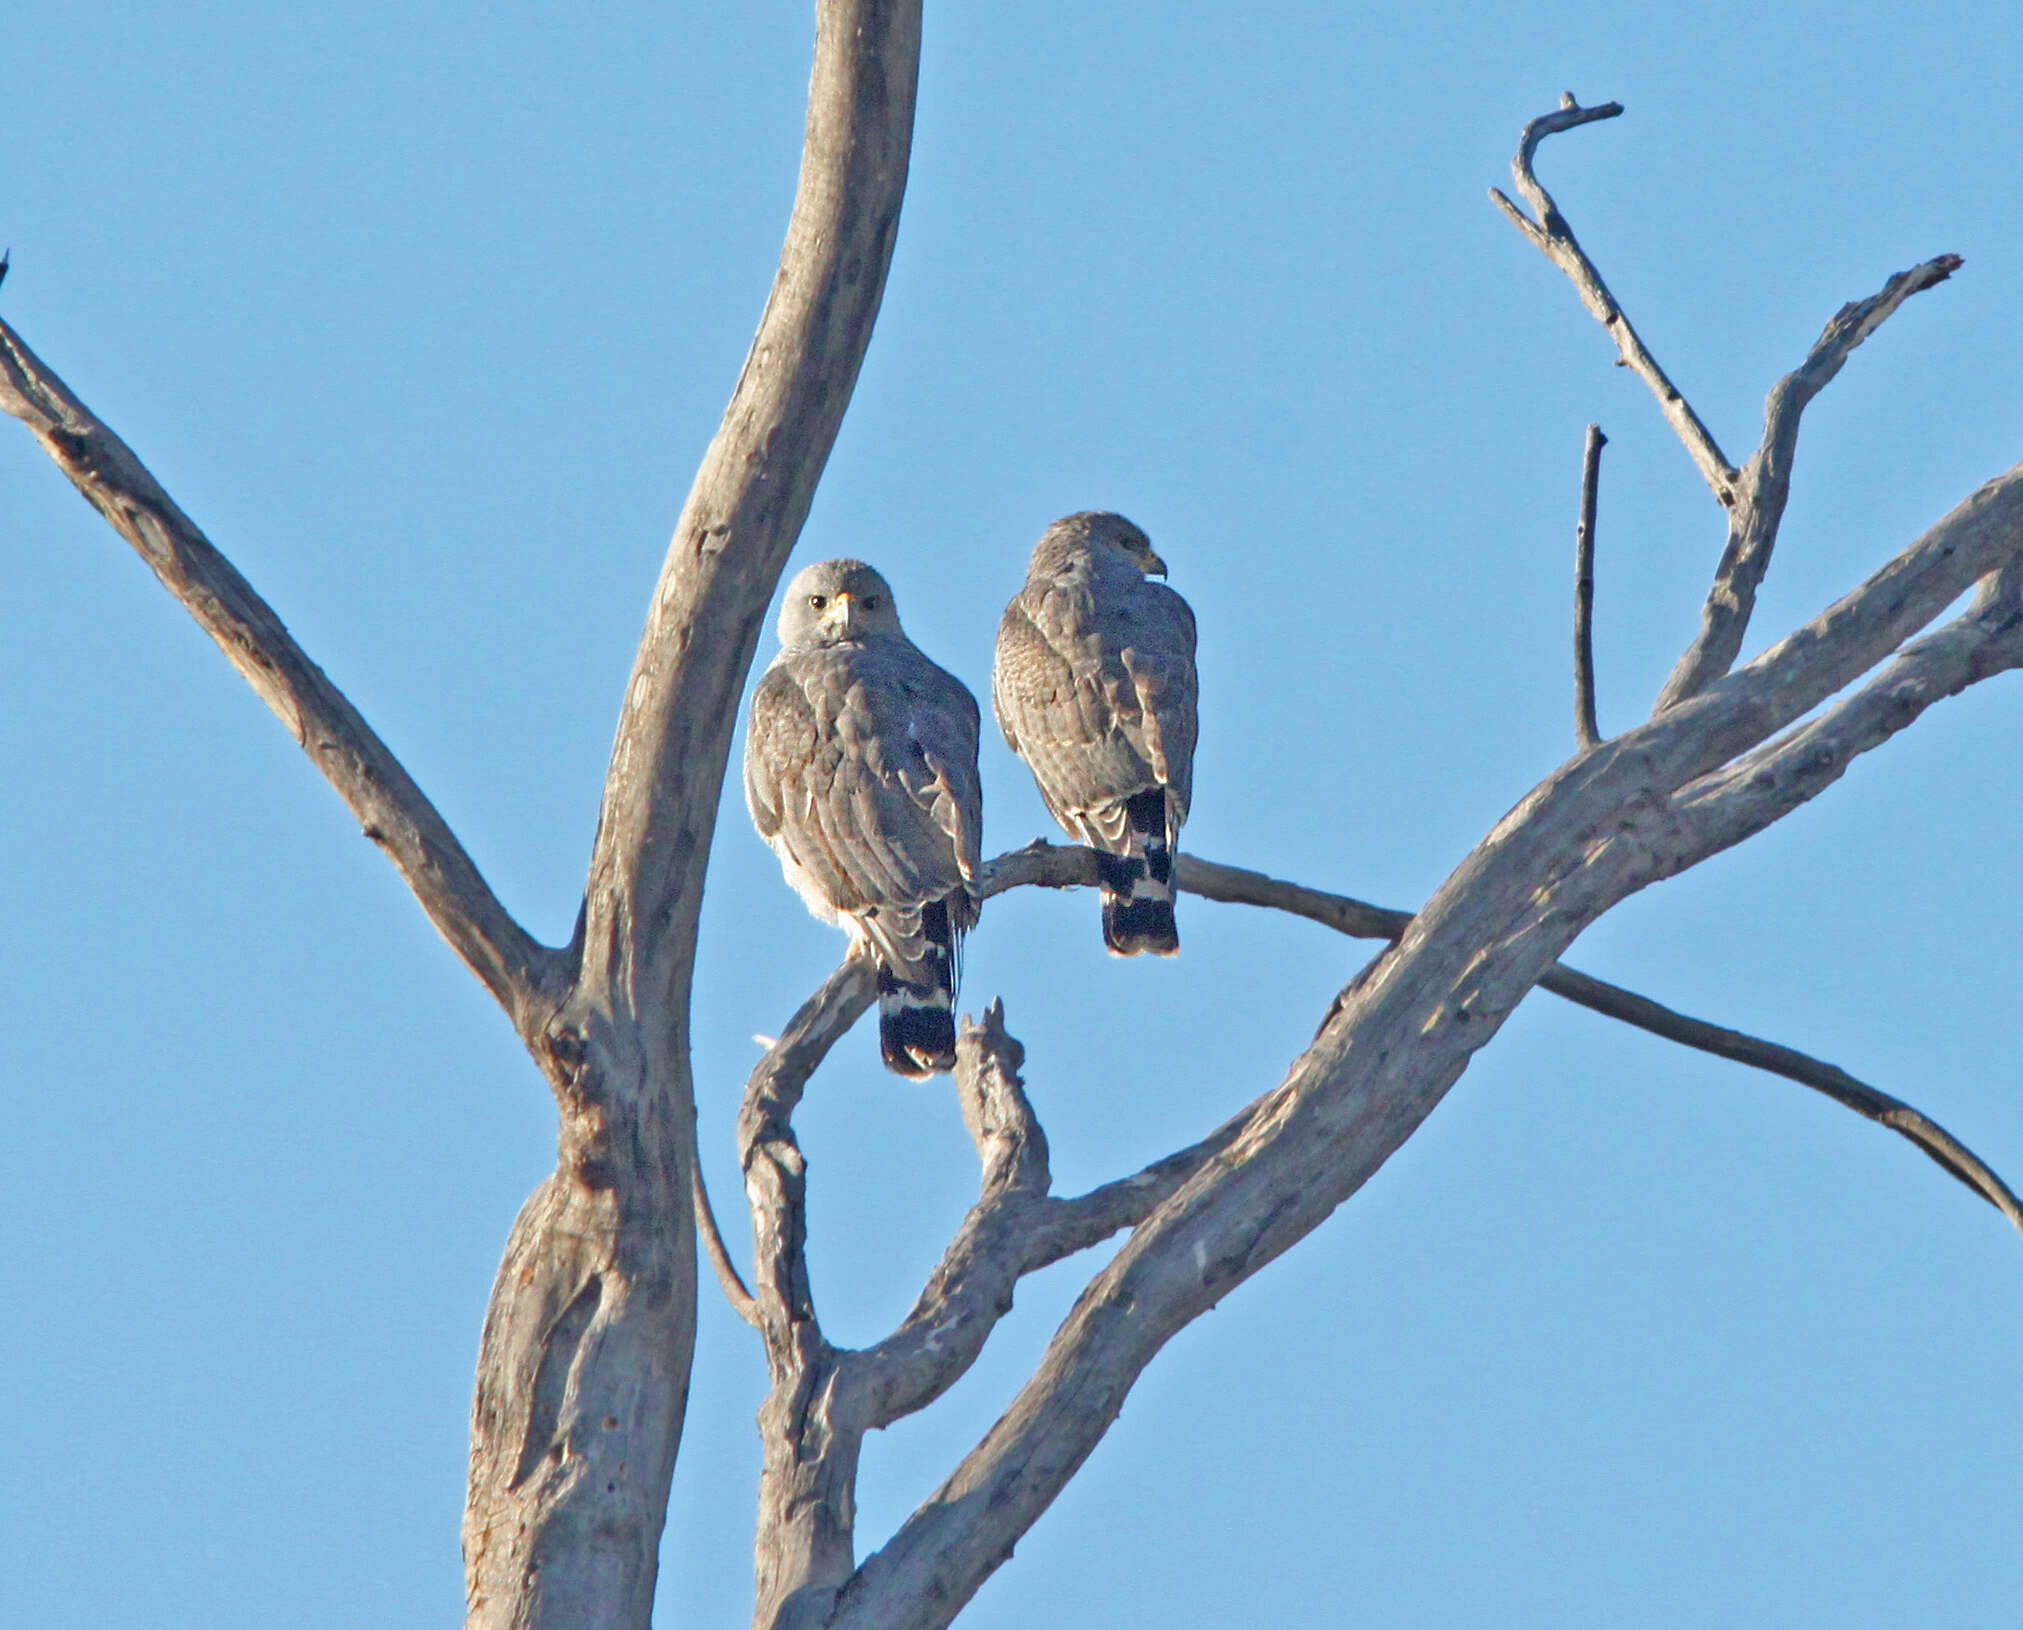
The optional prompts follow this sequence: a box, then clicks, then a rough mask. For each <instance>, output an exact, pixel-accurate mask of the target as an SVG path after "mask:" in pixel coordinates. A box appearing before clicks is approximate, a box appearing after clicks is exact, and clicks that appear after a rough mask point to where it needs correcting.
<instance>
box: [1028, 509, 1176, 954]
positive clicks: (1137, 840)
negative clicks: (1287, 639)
mask: <svg viewBox="0 0 2023 1630" xmlns="http://www.w3.org/2000/svg"><path fill="white" fill-rule="evenodd" d="M1155 572H1156V573H1157V574H1158V575H1159V576H1161V577H1164V576H1165V575H1166V563H1165V562H1164V561H1163V560H1161V559H1160V558H1159V557H1158V555H1156V554H1154V553H1153V551H1152V543H1151V540H1150V539H1149V538H1147V537H1146V536H1145V534H1144V533H1143V532H1142V531H1140V530H1139V529H1138V528H1137V527H1135V526H1133V525H1132V524H1131V523H1130V522H1129V521H1127V520H1125V519H1124V517H1123V516H1121V515H1112V514H1109V513H1107V512H1104V511H1100V510H1091V511H1085V512H1084V513H1082V514H1079V515H1070V516H1067V517H1066V518H1065V519H1063V520H1058V521H1056V522H1054V524H1053V525H1052V526H1050V527H1048V528H1047V530H1046V532H1045V534H1044V535H1042V537H1041V538H1040V541H1039V544H1038V546H1037V547H1036V548H1035V549H1034V550H1033V558H1032V564H1031V566H1030V567H1029V568H1028V569H1027V572H1026V582H1025V587H1024V588H1022V589H1020V590H1019V592H1018V593H1017V594H1016V595H1015V596H1013V598H1012V603H1011V604H1010V605H1008V606H1006V607H1005V612H1004V620H1003V621H1002V622H1001V623H1000V624H999V625H998V632H997V663H996V669H995V672H994V674H993V676H992V683H991V700H992V702H993V703H994V704H995V707H996V711H997V722H998V723H999V725H1000V726H1002V727H1003V729H1004V737H1005V740H1006V741H1007V742H1009V743H1010V744H1011V749H1012V751H1013V752H1015V753H1017V754H1018V755H1019V757H1020V758H1022V759H1024V760H1025V761H1026V764H1027V765H1028V766H1029V767H1030V768H1031V770H1032V772H1033V779H1034V780H1035V781H1037V782H1038V783H1039V785H1040V796H1041V797H1042V798H1044V799H1045V800H1046V801H1047V808H1048V809H1050V810H1052V811H1053V816H1054V819H1055V820H1057V821H1059V822H1060V823H1061V826H1062V828H1063V829H1064V830H1065V831H1066V832H1067V833H1068V835H1069V836H1070V837H1072V838H1074V839H1075V840H1076V841H1077V842H1080V843H1085V844H1087V845H1089V847H1090V848H1092V849H1094V850H1095V851H1096V852H1097V856H1098V863H1099V865H1100V867H1101V872H1100V879H1101V883H1102V890H1103V943H1104V944H1105V945H1107V946H1108V947H1109V948H1110V949H1111V950H1112V951H1113V952H1115V953H1116V954H1117V955H1119V956H1135V955H1137V954H1138V953H1139V952H1140V951H1151V952H1153V953H1154V954H1155V955H1158V956H1172V955H1173V954H1174V953H1175V952H1177V951H1178V950H1179V949H1180V936H1179V932H1178V930H1177V929H1176V928H1175V927H1174V923H1173V857H1174V852H1175V846H1176V844H1177V843H1178V841H1179V838H1180V828H1181V826H1182V824H1183V823H1185V821H1186V819H1187V805H1188V800H1189V798H1190V796H1191V794H1192V792H1193V786H1194V742H1195V737H1196V735H1197V734H1198V729H1197V724H1196V702H1197V694H1198V693H1197V686H1196V681H1195V675H1194V613H1193V612H1192V611H1191V610H1190V609H1188V605H1187V602H1186V601H1185V600H1183V599H1181V598H1180V596H1179V595H1177V594H1175V593H1174V592H1173V590H1171V589H1169V588H1168V587H1167V586H1166V585H1165V584H1163V583H1154V582H1151V581H1150V580H1149V579H1148V577H1147V575H1146V574H1147V573H1155Z"/></svg>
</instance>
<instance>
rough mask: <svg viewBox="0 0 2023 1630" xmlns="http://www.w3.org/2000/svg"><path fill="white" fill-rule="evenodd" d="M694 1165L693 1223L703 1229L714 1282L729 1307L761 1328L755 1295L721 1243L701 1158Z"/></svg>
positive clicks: (704, 1242)
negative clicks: (714, 1277)
mask: <svg viewBox="0 0 2023 1630" xmlns="http://www.w3.org/2000/svg"><path fill="white" fill-rule="evenodd" d="M693 1169H694V1174H695V1221H696V1226H697V1227H698V1228H699V1229H700V1230H701V1231H702V1242H703V1249H704V1250H706V1251H707V1252H708V1253H709V1265H710V1266H711V1267H712V1268H714V1269H715V1270H716V1282H717V1284H718V1285H719V1286H720V1287H721V1288H722V1290H723V1293H724V1300H725V1301H727V1302H729V1303H730V1305H731V1311H732V1312H733V1313H735V1314H737V1316H738V1317H739V1318H741V1319H743V1320H744V1321H745V1323H746V1324H748V1325H750V1326H751V1327H752V1328H753V1329H754V1330H759V1329H763V1328H764V1326H763V1325H762V1324H761V1322H760V1319H759V1304H758V1298H756V1297H755V1296H753V1295H752V1293H751V1291H750V1290H749V1289H748V1288H746V1285H745V1282H744V1280H743V1279H742V1278H740V1277H739V1276H738V1270H737V1265H736V1264H735V1263H733V1262H732V1261H731V1254H730V1251H729V1249H728V1248H727V1247H726V1246H725V1245H724V1237H723V1230H722V1229H720V1228H718V1227H717V1221H716V1208H715V1207H714V1206H712V1205H711V1204H710V1203H709V1185H708V1184H706V1183H705V1182H704V1181H703V1177H702V1162H701V1161H700V1160H698V1161H696V1162H695V1165H694V1168H693Z"/></svg>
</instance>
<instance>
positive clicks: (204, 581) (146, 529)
mask: <svg viewBox="0 0 2023 1630" xmlns="http://www.w3.org/2000/svg"><path fill="white" fill-rule="evenodd" d="M0 409H4V410H5V411H6V412H8V413H10V414H12V415H13V416H14V417H15V418H17V419H19V420H20V421H21V422H22V423H23V424H25V425H27V426H28V428H29V429H30V430H32V431H33V432H34V433H35V437H36V439H37V440H38V441H40V442H41V443H42V446H43V448H44V450H45V451H46V452H47V453H48V454H49V456H50V457H51V458H52V459H54V460H55V461H56V466H57V468H58V469H60V470H62V471H63V473H64V474H65V475H66V476H68V477H69V478H70V480H71V483H72V484H73V485H74V486H75V487H76V488H77V490H78V491H79V492H81V493H82V494H83V495H84V497H85V499H86V501H87V502H89V503H90V505H91V507H92V508H93V509H95V510H97V511H98V512H99V514H101V515H103V516H104V517H105V518H106V520H107V521H109V522H110V523H111V524H112V527H113V529H114V530H115V531H117V532H118V533H119V534H120V536H121V537H123V538H125V539H126V540H127V542H128V543H130V544H132V545H133V546H134V549H135V550H136V551H137V552H138V553H139V555H140V557H141V559H142V560H144V561H146V562H147V564H148V565H149V566H150V567H151V568H152V569H153V571H154V574H155V576H156V577H158V578H159V579H160V580H161V583H162V586H163V587H164V588H165V589H167V590H168V591H169V593H171V594H173V595H174V596H175V597H176V598H177V599H178V600H180V601H181V602H182V604H183V607H184V609H185V610H186V611H188V612H189V614H190V615H191V616H192V617H194V618H195V619H196V620H197V623H198V625H199V626H200V627H201V628H202V629H203V630H204V632H205V633H207V634H209V635H210V636H211V638H212V639H214V640H215V641H217V643H218V648H219V649H220V650H221V651H223V652H224V653H225V656H226V659H227V660H228V661H229V662H230V663H231V664H232V666H233V667H235V668H237V669H238V670H239V673H240V674H241V675H242V676H243V677H244V678H245V680H246V682H247V683H248V684H250V685H251V686H252V687H253V689H254V690H256V691H257V692H259V694H260V699H261V700H262V701H263V702H265V703H266V704H267V706H268V707H270V708H271V709H273V711H274V714H275V716H276V717H277V718H279V719H280V721H281V722H282V723H283V724H284V725H286V726H287V727H288V732H289V734H290V735H292V736H293V737H294V738H295V740H296V742H297V744H298V745H299V746H300V747H301V748H302V750H303V752H305V753H307V754H308V755H309V759H310V762H311V763H313V764H314V765H315V766H316V768H317V769H318V770H320V771H321V772H322V773H323V776H324V778H325V779H326V780H327V781H329V783H330V784H331V786H332V787H334V788H335V789H336V791H337V795H338V796H339V797H340V798H342V799H343V800H344V802H345V803H346V804H347V805H348V806H349V807H350V809H351V812H352V814H353V815H355V816H357V818H358V822H359V825H360V826H361V827H363V828H364V830H365V835H366V836H367V837H368V838H370V839H372V841H373V842H374V843H376V844H378V845H379V846H380V848H381V849H383V850H384V851H385V852H386V856H387V858H388V859H389V860H391V861H392V862H393V864H394V867H395V869H396V870H397V871H399V873H400V875H401V877H402V878H403V879H404V880H405V881H406V883H407V886H408V887H409V888H410V889H412V890H413V891H414V896H415V898H416V899H417V900H418V901H420V902H421V908H422V910H424V911H425V912H427V913H428V918H429V921H430V922H432V923H434V924H435V926H436V928H437V930H438V931H439V932H440V933H441V934H442V937H443V938H444V939H446V940H448V941H449V943H450V948H451V949H452V950H454V951H455V952H456V953H457V955H458V956H460V957H462V958H463V959H464V962H465V964H466V965H467V966H468V967H469V968H470V970H471V972H473V973H474V974H476V975H477V976H478V978H479V979H480V980H481V981H483V983H484V986H485V988H486V989H487V990H488V991H490V992H491V993H492V995H493V997H494V998H495V999H496V1000H497V1001H498V1003H499V1005H500V1006H501V1007H503V1008H504V1009H505V1010H506V1012H507V1014H508V1016H509V1017H510V1018H511V1019H512V1021H513V1024H514V1027H515V1028H516V1029H517V1030H518V1031H519V1032H520V1034H521V1035H522V1036H525V1037H532V1036H533V1035H535V1034H537V1033H538V1032H539V1030H540V1027H541V1024H542V1022H543V1021H544V1020H545V1018H546V1016H547V1014H548V1013H549V1012H550V1011H552V1009H553V1006H554V1002H555V999H556V997H557V996H558V995H559V994H560V989H561V986H562V983H563V980H564V977H565V971H564V967H563V958H562V956H561V954H560V953H558V952H555V951H552V950H550V949H548V948H547V947H546V946H544V945H542V944H540V943H539V942H538V941H537V940H535V939H534V937H533V936H532V935H530V934H529V933H527V931H526V930H525V929H523V928H522V927H521V926H520V925H519V923H518V922H516V921H515V920H514V918H513V916H512V914H511V913H510V912H508V911H507V910H506V908H505V907H504V906H503V905H501V904H500V903H499V899H498V897H497V896H496V895H494V894H493V893H492V891H491V888H490V886H489V885H488V884H487V883H486V882H485V880H484V878H483V876H481V875H480V873H479V871H478V868H477V867H476V865H475V864H473V862H472V860H471V857H470V856H469V855H468V854H466V853H465V852H464V848H463V845H462V844H460V843H459V842H458V841H457V837H456V834H455V833H454V832H452V831H451V830H450V828H449V823H448V822H446V821H445V820H444V819H443V818H442V816H441V814H440V813H438V812H437V810H436V807H435V806H434V805H433V804H431V803H430V802H429V801H428V799H427V797H426V796H424V794H423V793H422V790H421V789H420V788H419V787H418V786H416V785H415V783H414V780H413V778H412V777H410V776H409V775H408V773H407V771H406V770H405V769H404V768H402V766H401V763H400V761H399V760H398V759H396V758H395V757H394V756H393V753H392V751H391V750H390V749H389V748H388V747H387V745H386V743H385V742H383V741H381V740H380V739H379V737H378V736H377V735H376V734H374V732H373V729H372V727H371V726H370V725H368V724H367V723H366V722H365V720H364V718H363V717H361V716H360V714H359V712H358V710H357V709H356V708H355V707H353V706H352V705H351V703H350V702H349V701H348V700H347V699H346V697H345V695H344V693H343V692H342V691H340V690H339V689H338V688H337V687H336V686H335V685H333V684H331V682H330V680H329V679H328V678H327V677H326V676H325V674H324V672H323V670H322V669H321V668H319V667H317V665H316V664H315V663H314V662H311V661H310V660H309V658H308V656H307V655H306V654H305V653H304V651H303V650H302V647H301V646H299V645H297V644H296V643H295V640H294V637H293V636H292V635H291V634H290V633H289V632H288V630H287V629H286V628H285V627H284V626H282V622H281V619H280V618H279V617H277V616H276V615H275V614H274V611H273V608H272V607H270V606H269V605H268V604H267V602H266V601H265V600H263V599H261V598H260V596H259V595H258V594H257V593H255V592H254V589H253V586H252V585H251V584H250V583H248V582H247V581H246V579H245V578H244V577H242V576H240V574H239V572H238V571H237V569H236V568H234V567H233V565H232V563H231V562H230V561H229V560H227V559H226V558H225V557H224V556H223V555H222V554H220V553H219V552H218V550H217V549H216V547H215V546H214V545H213V544H212V543H211V541H210V539H209V538H207V537H205V536H204V534H203V532H202V531H201V530H199V528H198V527H197V525H196V523H195V522H194V521H192V520H191V519H190V518H189V517H188V516H187V515H185V514H184V513H183V512H182V510H181V509H180V508H178V507H177V505H176V502H175V500H174V499H172V498H171V497H170V496H169V495H168V493H166V492H165V491H163V489H162V487H161V484H160V483H159V482H157V481H156V480H155V478H154V477H153V475H151V474H150V473H149V472H148V470H147V467H146V466H145V465H143V464H142V463H141V461H140V460H139V459H138V458H137V457H135V456H134V453H133V450H132V449H131V448H129V447H128V446H127V445H126V443H125V442H123V441H122V440H120V438H119V437H118V436H117V435H115V434H114V433H113V431H112V430H111V429H110V428H109V427H108V426H107V425H106V424H105V423H104V422H103V421H101V420H100V419H99V418H98V417H97V415H95V414H94V413H93V412H92V411H91V410H90V409H89V408H88V407H86V406H85V405H84V404H83V403H82V402H81V401H79V400H78V399H77V397H76V396H75V395H73V394H72V392H71V390H70V388H69V387H68V386H67V385H65V384H64V383H63V381H62V380H61V379H59V378H58V377H57V376H56V374H55V373H54V372H52V371H51V370H50V369H49V367H48V366H47V365H46V364H44V363H43V361H42V359H41V358H39V357H38V356H36V354H35V353H34V352H33V351H31V350H30V349H29V348H28V346H27V345H26V344H25V343H24V342H23V341H22V339H21V337H20V335H18V334H16V333H15V332H14V330H13V329H12V328H10V327H9V326H8V325H7V324H6V323H5V322H0Z"/></svg>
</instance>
